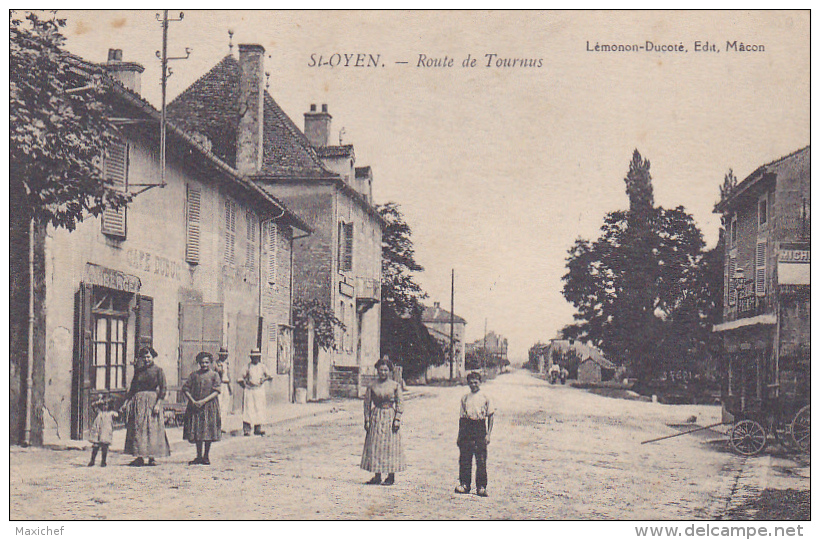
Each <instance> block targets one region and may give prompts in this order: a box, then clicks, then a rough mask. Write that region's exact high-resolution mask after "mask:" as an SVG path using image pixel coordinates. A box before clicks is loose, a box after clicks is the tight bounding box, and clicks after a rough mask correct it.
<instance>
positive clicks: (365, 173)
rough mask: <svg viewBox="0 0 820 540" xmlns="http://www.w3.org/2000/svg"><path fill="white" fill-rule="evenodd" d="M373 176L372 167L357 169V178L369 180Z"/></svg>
mask: <svg viewBox="0 0 820 540" xmlns="http://www.w3.org/2000/svg"><path fill="white" fill-rule="evenodd" d="M372 174H373V172H372V171H371V170H370V165H368V166H366V167H356V178H368V177H370V176H371V175H372Z"/></svg>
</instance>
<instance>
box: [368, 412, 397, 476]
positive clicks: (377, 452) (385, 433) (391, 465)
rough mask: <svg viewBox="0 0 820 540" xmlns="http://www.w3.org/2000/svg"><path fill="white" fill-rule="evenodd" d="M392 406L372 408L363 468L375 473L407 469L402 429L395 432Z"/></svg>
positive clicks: (394, 414)
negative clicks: (402, 442)
mask: <svg viewBox="0 0 820 540" xmlns="http://www.w3.org/2000/svg"><path fill="white" fill-rule="evenodd" d="M395 416H396V413H395V411H394V410H393V409H392V408H379V407H373V409H371V410H370V430H369V431H368V432H367V436H366V437H365V439H364V450H363V451H362V464H361V467H362V469H364V470H366V471H370V472H374V473H395V472H401V471H403V470H405V468H406V464H405V462H404V449H403V448H402V444H401V429H399V430H398V431H397V432H395V433H394V432H393V418H394V417H395Z"/></svg>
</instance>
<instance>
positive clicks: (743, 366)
mask: <svg viewBox="0 0 820 540" xmlns="http://www.w3.org/2000/svg"><path fill="white" fill-rule="evenodd" d="M715 211H716V212H719V213H721V214H722V215H723V221H724V226H725V228H726V252H725V259H724V260H725V264H724V280H723V284H724V302H723V322H722V323H721V324H718V325H715V327H714V331H715V332H719V333H720V334H721V335H722V336H723V342H724V348H725V354H726V356H725V359H724V362H723V364H724V366H723V371H724V377H723V379H724V380H723V383H724V388H723V393H724V404H728V406H729V407H730V408H733V409H736V410H749V409H750V408H754V407H756V406H757V404H759V403H760V402H762V401H765V400H767V399H772V398H777V397H780V396H795V395H804V396H807V395H808V389H809V384H810V373H811V371H810V361H811V355H810V351H811V342H810V331H811V316H810V312H811V308H810V305H811V300H810V281H811V280H810V260H811V257H810V254H811V243H810V241H811V236H810V235H811V226H810V216H811V149H810V147H806V148H803V149H801V150H798V151H796V152H794V153H792V154H789V155H788V156H785V157H783V158H780V159H778V160H775V161H773V162H771V163H767V164H766V165H763V166H761V167H759V168H758V169H757V170H756V171H754V172H753V173H752V174H750V175H749V176H748V177H747V178H745V179H744V180H743V181H742V182H740V184H738V185H737V187H736V188H735V189H734V190H732V192H731V193H730V194H729V195H728V197H725V198H724V199H723V200H721V202H720V203H718V204H717V205H716V207H715Z"/></svg>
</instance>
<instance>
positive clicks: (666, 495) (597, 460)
mask: <svg viewBox="0 0 820 540" xmlns="http://www.w3.org/2000/svg"><path fill="white" fill-rule="evenodd" d="M484 390H485V391H486V392H487V393H488V394H490V395H491V396H492V397H493V399H494V400H495V403H496V407H497V409H498V412H497V414H496V421H495V429H494V432H493V440H492V444H491V445H490V449H489V467H488V470H489V492H490V497H489V498H487V499H483V498H479V497H476V496H475V495H467V496H465V495H457V494H455V493H454V492H453V489H454V487H455V486H456V485H457V475H458V470H457V460H458V449H457V447H456V445H455V440H456V432H457V427H458V425H457V424H458V421H457V416H458V402H459V398H460V397H461V395H463V394H464V393H465V392H466V391H467V389H466V388H465V387H424V388H416V389H414V392H413V393H414V394H416V395H417V397H416V398H415V399H411V400H408V401H407V408H406V412H405V415H404V426H403V427H402V429H403V430H405V432H404V441H405V450H406V452H407V461H408V463H409V468H408V470H407V472H405V473H402V474H399V475H398V478H397V483H396V485H394V486H392V487H384V486H368V485H364V482H365V481H366V480H368V479H369V477H370V475H369V473H367V472H365V471H362V470H361V469H359V468H358V464H359V460H360V456H361V446H362V442H363V439H364V430H363V428H362V413H361V402H359V401H354V400H350V401H340V402H339V405H338V406H337V407H334V409H333V412H330V413H328V414H324V415H320V416H315V417H311V418H304V419H301V420H299V419H297V420H291V421H288V422H283V423H280V424H276V425H274V426H271V427H269V428H268V434H267V435H266V436H265V437H253V438H243V437H237V438H231V439H227V440H225V441H222V442H220V443H217V444H215V445H214V447H213V450H212V452H211V461H212V462H213V465H212V466H210V467H204V466H196V467H189V466H187V465H186V463H187V461H188V460H189V459H191V458H192V457H193V449H192V448H191V447H190V446H185V447H182V449H181V450H176V451H175V452H174V454H173V455H172V456H171V457H170V458H168V459H165V460H163V461H162V463H161V465H160V466H158V467H153V468H147V467H146V468H137V469H134V468H131V467H127V466H125V464H126V463H127V462H128V461H129V460H130V459H129V458H130V456H124V455H122V454H119V453H115V454H113V456H110V457H111V459H110V466H109V467H107V468H105V469H102V468H99V467H94V468H88V467H86V466H85V464H86V463H87V460H88V456H89V454H88V452H81V451H78V450H65V451H55V450H49V449H25V450H23V449H14V450H13V451H12V452H11V467H10V469H11V470H10V494H11V500H10V516H11V518H12V519H55V518H60V519H137V518H139V519H145V518H149V517H150V518H154V519H194V518H203V517H204V518H210V519H312V518H315V519H368V518H375V519H431V518H434V519H504V518H512V519H642V520H656V519H713V518H717V517H720V516H721V515H724V514H725V512H726V509H727V505H728V502H729V500H730V498H731V495H732V492H733V489H734V487H735V484H736V481H737V478H738V475H739V471H740V470H741V468H742V466H743V464H744V460H743V459H742V458H740V457H738V456H735V455H732V454H731V453H728V452H726V451H723V449H722V446H720V447H718V446H717V445H714V444H707V443H705V441H704V440H703V439H702V438H698V437H694V436H691V435H690V436H687V435H684V436H682V437H678V438H675V439H671V440H667V441H662V442H659V443H656V444H647V445H641V444H640V442H641V441H642V440H646V439H650V438H653V437H659V436H663V435H669V434H672V433H675V432H676V430H675V429H673V428H670V427H668V426H667V425H666V424H679V423H682V422H685V421H686V419H688V418H690V417H691V416H693V415H695V416H697V419H698V420H697V421H698V424H700V425H706V424H707V423H714V422H716V421H718V419H719V412H720V411H719V409H718V408H717V407H714V406H704V405H677V406H673V405H662V404H657V403H646V402H640V401H629V400H619V399H612V398H607V397H603V396H598V395H594V394H591V393H588V392H586V391H584V390H579V389H574V388H570V387H568V386H560V385H559V386H551V385H549V384H547V383H546V382H545V381H543V380H540V379H537V378H535V377H533V376H532V375H530V374H529V373H527V372H525V371H515V372H513V373H510V374H506V375H502V376H500V377H498V378H497V379H495V380H494V381H491V382H489V383H487V384H485V386H484Z"/></svg>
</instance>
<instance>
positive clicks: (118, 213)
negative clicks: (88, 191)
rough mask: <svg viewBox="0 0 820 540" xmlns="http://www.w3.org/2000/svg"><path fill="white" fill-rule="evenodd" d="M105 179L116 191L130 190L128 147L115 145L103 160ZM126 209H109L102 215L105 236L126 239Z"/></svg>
mask: <svg viewBox="0 0 820 540" xmlns="http://www.w3.org/2000/svg"><path fill="white" fill-rule="evenodd" d="M103 178H104V179H105V183H106V184H107V185H108V186H109V187H110V188H111V189H114V190H116V191H120V192H122V193H125V192H126V191H127V190H128V145H127V144H125V143H121V142H115V143H113V144H112V145H111V146H110V147H109V148H108V150H107V151H106V152H105V157H104V158H103ZM125 224H126V221H125V207H124V206H121V207H120V208H113V207H108V208H106V209H105V210H104V211H103V214H102V232H103V234H106V235H109V236H114V237H117V238H125V231H126V226H125Z"/></svg>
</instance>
